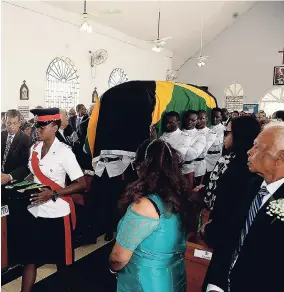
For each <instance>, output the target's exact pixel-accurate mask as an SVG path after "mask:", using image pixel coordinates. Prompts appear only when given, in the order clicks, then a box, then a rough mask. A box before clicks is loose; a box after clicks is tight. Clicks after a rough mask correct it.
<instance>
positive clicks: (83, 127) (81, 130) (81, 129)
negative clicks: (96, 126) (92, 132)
mask: <svg viewBox="0 0 284 292" xmlns="http://www.w3.org/2000/svg"><path fill="white" fill-rule="evenodd" d="M76 121H77V116H74V117H72V118H70V120H69V124H70V126H71V127H72V130H73V131H75V132H77V134H78V137H79V140H80V141H83V140H84V141H85V138H86V136H87V130H88V124H89V116H88V115H84V116H83V118H82V121H81V123H80V125H79V126H78V128H77V127H76Z"/></svg>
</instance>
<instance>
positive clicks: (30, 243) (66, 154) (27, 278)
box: [18, 108, 86, 292]
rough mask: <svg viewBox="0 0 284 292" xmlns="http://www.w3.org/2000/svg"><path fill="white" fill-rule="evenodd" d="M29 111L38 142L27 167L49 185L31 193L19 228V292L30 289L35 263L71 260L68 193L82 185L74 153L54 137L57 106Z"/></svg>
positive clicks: (71, 209) (71, 213) (62, 263)
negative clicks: (23, 223) (26, 215)
mask: <svg viewBox="0 0 284 292" xmlns="http://www.w3.org/2000/svg"><path fill="white" fill-rule="evenodd" d="M31 112H32V113H33V114H34V115H35V121H36V124H35V126H36V128H37V132H38V137H39V142H38V143H36V144H35V145H33V146H32V148H31V152H30V159H29V164H28V167H29V170H30V172H31V173H32V174H33V177H34V181H35V182H36V183H39V184H42V185H45V186H48V187H49V188H47V187H43V188H42V189H41V192H40V193H37V194H33V195H31V199H30V201H31V208H28V212H29V213H30V219H29V220H28V222H27V224H26V228H23V230H22V232H23V236H22V238H23V240H22V242H20V243H19V251H18V253H19V264H24V273H23V277H22V288H21V292H30V291H31V289H32V286H33V284H34V282H35V279H36V265H37V264H57V267H63V266H65V265H70V264H72V262H73V249H72V239H71V232H72V227H73V229H74V228H75V223H76V217H75V213H74V212H75V209H74V204H73V202H72V199H71V197H70V195H71V194H72V193H74V192H78V191H81V190H83V189H85V187H86V186H85V181H84V178H83V173H82V170H81V168H80V166H79V164H78V162H77V160H76V158H75V155H74V154H73V152H72V151H71V149H70V148H69V147H68V146H66V145H65V144H64V143H61V142H59V141H58V139H57V138H56V137H55V134H56V132H57V130H58V128H59V127H60V114H59V109H58V108H49V109H34V110H31ZM24 172H25V171H24V170H23V176H25V174H26V173H24ZM66 174H67V175H68V176H69V178H70V180H71V181H72V183H71V184H70V185H69V186H66V185H65V179H66ZM71 221H72V222H71ZM71 223H72V224H71ZM71 226H72V227H71Z"/></svg>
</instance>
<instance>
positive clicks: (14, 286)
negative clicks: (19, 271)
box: [2, 277, 22, 292]
mask: <svg viewBox="0 0 284 292" xmlns="http://www.w3.org/2000/svg"><path fill="white" fill-rule="evenodd" d="M21 283H22V277H19V278H17V279H16V280H14V281H12V282H10V283H7V284H6V285H4V286H2V288H3V289H4V290H6V291H7V292H19V291H20V290H21Z"/></svg>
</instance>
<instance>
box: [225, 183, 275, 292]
mask: <svg viewBox="0 0 284 292" xmlns="http://www.w3.org/2000/svg"><path fill="white" fill-rule="evenodd" d="M268 194H269V191H268V190H267V188H266V186H263V187H261V189H260V190H259V192H258V193H257V195H256V196H255V198H254V200H253V201H252V204H251V206H250V209H249V213H248V217H247V219H246V224H245V227H244V228H243V230H242V231H241V236H240V238H239V243H238V246H237V248H236V249H235V251H234V253H233V256H232V262H231V266H230V270H229V288H230V278H231V272H232V269H233V267H234V264H235V262H236V260H237V258H238V256H239V253H240V251H241V248H242V246H243V244H244V241H245V238H246V236H247V234H248V231H249V228H250V227H251V225H252V223H253V221H254V219H255V217H256V215H257V212H258V211H259V209H260V207H261V205H262V199H263V197H264V196H266V195H268ZM229 291H230V289H229Z"/></svg>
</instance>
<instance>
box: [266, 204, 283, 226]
mask: <svg viewBox="0 0 284 292" xmlns="http://www.w3.org/2000/svg"><path fill="white" fill-rule="evenodd" d="M267 210H268V211H267V212H266V214H267V215H269V216H272V217H275V219H276V218H277V219H279V220H281V221H284V199H278V200H274V201H271V202H270V203H269V206H268V207H267Z"/></svg>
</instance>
